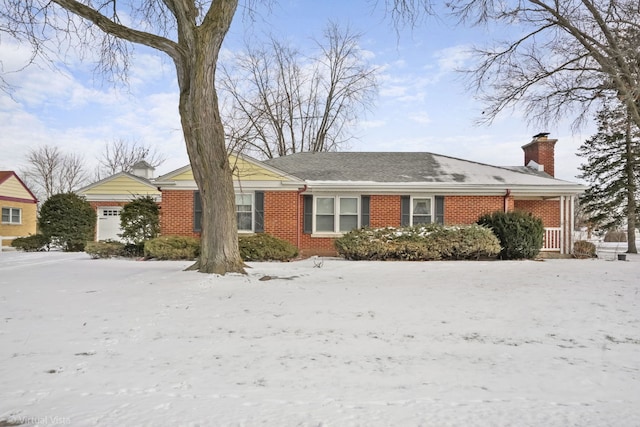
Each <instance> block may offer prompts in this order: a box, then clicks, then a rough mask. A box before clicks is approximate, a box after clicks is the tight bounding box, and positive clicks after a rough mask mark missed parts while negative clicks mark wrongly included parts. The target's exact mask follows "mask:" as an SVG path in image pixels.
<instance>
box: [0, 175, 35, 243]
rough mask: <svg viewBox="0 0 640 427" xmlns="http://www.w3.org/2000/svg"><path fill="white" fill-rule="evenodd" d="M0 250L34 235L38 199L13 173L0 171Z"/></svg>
mask: <svg viewBox="0 0 640 427" xmlns="http://www.w3.org/2000/svg"><path fill="white" fill-rule="evenodd" d="M0 211H1V212H0V213H1V214H2V217H1V219H0V249H1V248H2V246H9V245H10V244H11V241H13V239H15V238H16V237H25V236H28V235H29V234H36V228H37V212H38V199H36V196H34V195H33V193H32V192H31V190H29V188H28V187H27V186H26V185H25V183H24V182H22V180H21V179H20V177H18V175H17V174H16V173H15V172H14V171H0Z"/></svg>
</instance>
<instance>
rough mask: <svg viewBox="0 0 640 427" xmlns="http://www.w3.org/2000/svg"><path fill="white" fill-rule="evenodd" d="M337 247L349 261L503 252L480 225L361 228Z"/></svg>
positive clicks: (466, 256) (450, 257) (463, 256)
mask: <svg viewBox="0 0 640 427" xmlns="http://www.w3.org/2000/svg"><path fill="white" fill-rule="evenodd" d="M335 246H336V250H337V251H338V254H339V255H341V256H343V257H345V258H346V259H350V260H406V261H434V260H464V259H479V258H481V257H490V256H494V255H496V254H497V253H498V252H499V251H500V245H499V242H498V239H497V238H496V236H495V235H494V234H493V233H492V232H491V230H489V229H487V228H484V227H481V226H478V225H465V226H455V227H451V226H447V227H445V226H442V225H438V224H426V225H419V226H411V227H401V228H395V227H385V228H378V229H371V228H361V229H357V230H353V231H350V232H348V233H346V234H345V235H344V236H342V237H341V238H339V239H337V240H336V242H335Z"/></svg>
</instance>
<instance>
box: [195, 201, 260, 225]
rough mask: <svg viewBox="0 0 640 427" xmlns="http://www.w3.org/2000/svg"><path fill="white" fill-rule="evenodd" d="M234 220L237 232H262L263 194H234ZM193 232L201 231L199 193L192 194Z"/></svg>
mask: <svg viewBox="0 0 640 427" xmlns="http://www.w3.org/2000/svg"><path fill="white" fill-rule="evenodd" d="M235 203H236V220H237V223H238V231H241V232H256V233H258V232H263V231H264V192H262V191H255V192H252V193H236V197H235ZM193 231H195V232H200V231H202V200H201V199H200V192H199V191H194V193H193Z"/></svg>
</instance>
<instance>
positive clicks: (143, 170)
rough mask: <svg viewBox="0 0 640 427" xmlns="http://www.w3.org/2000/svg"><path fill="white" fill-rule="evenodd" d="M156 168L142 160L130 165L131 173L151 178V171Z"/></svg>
mask: <svg viewBox="0 0 640 427" xmlns="http://www.w3.org/2000/svg"><path fill="white" fill-rule="evenodd" d="M154 170H156V169H155V168H154V167H153V166H151V165H150V164H149V163H147V162H145V161H144V160H141V161H139V162H138V163H136V164H135V165H133V166H131V173H132V174H133V175H135V176H139V177H140V178H145V179H151V178H153V171H154Z"/></svg>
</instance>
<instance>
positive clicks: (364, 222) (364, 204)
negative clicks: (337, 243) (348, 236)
mask: <svg viewBox="0 0 640 427" xmlns="http://www.w3.org/2000/svg"><path fill="white" fill-rule="evenodd" d="M370 202H371V196H361V197H360V227H369V223H370V222H371V214H370V210H369V209H370V206H369V205H370Z"/></svg>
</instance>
